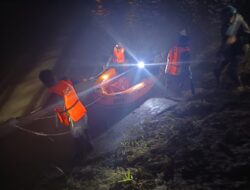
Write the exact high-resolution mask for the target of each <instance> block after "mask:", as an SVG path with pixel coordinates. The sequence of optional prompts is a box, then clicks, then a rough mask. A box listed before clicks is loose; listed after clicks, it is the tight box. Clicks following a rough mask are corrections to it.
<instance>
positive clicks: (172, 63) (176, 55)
mask: <svg viewBox="0 0 250 190" xmlns="http://www.w3.org/2000/svg"><path fill="white" fill-rule="evenodd" d="M189 51H190V49H189V48H188V47H185V48H183V47H178V46H174V47H173V48H171V49H170V50H169V52H168V58H167V65H166V68H165V73H168V74H171V75H178V74H179V73H180V67H181V65H180V62H181V61H182V60H181V55H182V53H185V52H189Z"/></svg>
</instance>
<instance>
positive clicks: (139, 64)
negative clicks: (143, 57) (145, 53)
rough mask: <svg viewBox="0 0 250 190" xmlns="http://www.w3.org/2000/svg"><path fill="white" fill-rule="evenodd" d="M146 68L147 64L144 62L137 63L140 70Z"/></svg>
mask: <svg viewBox="0 0 250 190" xmlns="http://www.w3.org/2000/svg"><path fill="white" fill-rule="evenodd" d="M144 66H145V63H144V62H143V61H140V62H138V63H137V67H138V68H140V69H143V68H144Z"/></svg>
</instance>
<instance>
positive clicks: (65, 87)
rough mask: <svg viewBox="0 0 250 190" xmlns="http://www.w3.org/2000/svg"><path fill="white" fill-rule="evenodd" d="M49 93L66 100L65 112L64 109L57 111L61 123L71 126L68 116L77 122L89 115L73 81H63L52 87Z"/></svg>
mask: <svg viewBox="0 0 250 190" xmlns="http://www.w3.org/2000/svg"><path fill="white" fill-rule="evenodd" d="M49 91H50V92H52V93H55V94H57V95H59V96H61V97H63V99H64V110H63V109H62V108H61V109H60V108H59V109H58V108H57V109H56V112H57V115H58V118H59V120H60V122H61V123H63V124H65V125H67V126H69V122H68V121H67V117H66V116H68V117H70V118H71V120H72V121H74V122H77V121H79V120H80V119H81V118H83V117H84V116H85V114H86V113H87V110H86V108H85V107H84V105H83V104H82V103H81V102H80V100H79V98H78V96H77V94H76V91H75V89H74V87H73V86H72V83H71V81H66V80H61V81H59V82H58V83H57V84H56V85H54V86H53V87H51V88H50V89H49Z"/></svg>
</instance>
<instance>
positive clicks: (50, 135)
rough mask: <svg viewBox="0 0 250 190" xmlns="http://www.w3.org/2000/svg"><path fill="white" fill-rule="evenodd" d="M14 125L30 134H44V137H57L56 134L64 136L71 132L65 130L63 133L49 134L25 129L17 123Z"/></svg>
mask: <svg viewBox="0 0 250 190" xmlns="http://www.w3.org/2000/svg"><path fill="white" fill-rule="evenodd" d="M13 127H15V128H17V129H19V130H21V131H24V132H26V133H30V134H33V135H37V136H43V137H56V136H62V135H66V134H69V133H71V132H70V131H65V132H61V133H55V134H47V133H41V132H35V131H32V130H29V129H25V128H23V127H20V126H18V125H17V124H15V125H13Z"/></svg>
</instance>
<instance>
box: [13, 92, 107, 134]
mask: <svg viewBox="0 0 250 190" xmlns="http://www.w3.org/2000/svg"><path fill="white" fill-rule="evenodd" d="M101 98H102V97H99V98H97V99H96V100H94V101H93V102H90V103H89V104H87V105H86V106H85V107H89V106H91V105H93V104H95V103H96V102H97V101H99V100H100V99H101ZM54 117H56V116H55V115H51V116H46V117H40V118H36V119H33V120H34V121H36V120H40V119H48V118H54ZM12 126H13V127H15V128H17V129H19V130H21V131H24V132H26V133H29V134H33V135H37V136H43V137H56V136H62V135H66V134H69V133H70V131H66V132H61V133H55V134H47V133H41V132H36V131H32V130H29V129H25V128H23V127H21V126H18V125H17V124H16V123H15V124H12Z"/></svg>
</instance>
